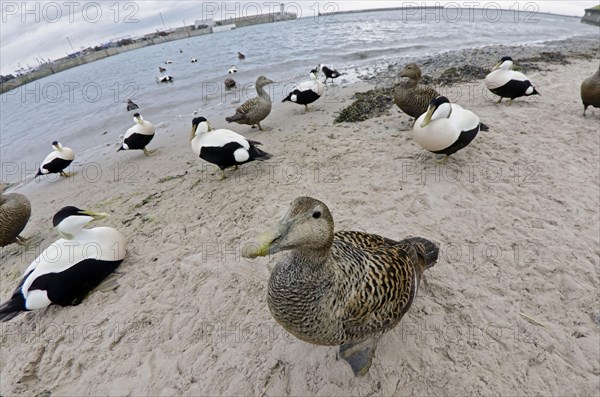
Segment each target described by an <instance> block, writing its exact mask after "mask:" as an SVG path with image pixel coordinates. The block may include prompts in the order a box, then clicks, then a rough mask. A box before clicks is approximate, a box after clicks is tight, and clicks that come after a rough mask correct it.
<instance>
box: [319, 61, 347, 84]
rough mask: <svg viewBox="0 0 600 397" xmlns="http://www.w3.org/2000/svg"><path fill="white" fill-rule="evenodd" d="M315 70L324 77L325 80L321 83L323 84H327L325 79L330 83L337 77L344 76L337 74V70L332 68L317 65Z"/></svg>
mask: <svg viewBox="0 0 600 397" xmlns="http://www.w3.org/2000/svg"><path fill="white" fill-rule="evenodd" d="M317 70H319V71H321V72H323V74H324V75H325V80H324V81H323V82H324V83H327V79H331V82H333V79H337V78H338V77H340V76H341V75H343V74H344V73H340V72H338V71H337V69H335V68H334V67H333V66H327V65H319V66H317Z"/></svg>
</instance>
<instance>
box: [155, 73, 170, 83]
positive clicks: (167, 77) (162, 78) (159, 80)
mask: <svg viewBox="0 0 600 397" xmlns="http://www.w3.org/2000/svg"><path fill="white" fill-rule="evenodd" d="M156 82H157V83H172V82H173V76H170V75H165V76H160V77H157V78H156Z"/></svg>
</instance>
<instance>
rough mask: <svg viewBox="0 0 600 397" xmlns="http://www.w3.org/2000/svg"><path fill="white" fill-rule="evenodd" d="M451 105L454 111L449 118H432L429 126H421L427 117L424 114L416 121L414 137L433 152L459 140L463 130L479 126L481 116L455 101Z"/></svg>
mask: <svg viewBox="0 0 600 397" xmlns="http://www.w3.org/2000/svg"><path fill="white" fill-rule="evenodd" d="M451 106H452V113H451V114H450V117H449V118H440V119H437V120H432V121H431V123H429V124H428V125H427V126H425V127H421V123H422V122H423V120H424V119H425V114H422V115H421V116H420V117H419V118H418V119H417V121H416V122H415V125H414V127H413V135H414V139H415V141H416V142H417V143H418V144H419V145H421V146H422V147H423V148H424V149H426V150H429V151H432V152H436V151H440V150H443V149H446V148H448V147H450V146H451V145H452V144H453V143H455V142H456V141H457V140H458V138H459V137H460V134H461V132H463V131H470V130H472V129H474V128H477V127H478V126H479V117H477V116H476V115H475V114H474V113H473V112H471V111H470V110H466V109H463V108H462V107H461V106H460V105H457V104H454V103H453V104H451Z"/></svg>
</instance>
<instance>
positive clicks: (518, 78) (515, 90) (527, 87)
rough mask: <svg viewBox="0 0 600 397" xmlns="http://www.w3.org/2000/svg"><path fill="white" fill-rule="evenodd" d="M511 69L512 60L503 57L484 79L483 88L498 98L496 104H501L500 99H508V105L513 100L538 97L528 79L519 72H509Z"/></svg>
mask: <svg viewBox="0 0 600 397" xmlns="http://www.w3.org/2000/svg"><path fill="white" fill-rule="evenodd" d="M512 67H513V60H512V58H511V57H503V58H502V59H501V60H500V62H498V63H497V64H496V65H495V66H494V68H493V69H492V72H491V73H490V74H488V75H487V76H486V77H485V80H484V82H485V86H486V87H487V88H488V90H490V91H491V92H493V93H494V94H496V95H498V96H499V97H500V99H499V100H498V103H500V102H502V98H509V100H508V104H509V105H510V104H511V103H512V101H513V99H515V98H519V97H522V96H530V95H540V93H539V92H537V90H536V89H535V87H534V86H533V84H532V83H531V81H530V80H529V78H527V76H525V75H524V74H523V73H521V72H517V71H514V70H511V69H512Z"/></svg>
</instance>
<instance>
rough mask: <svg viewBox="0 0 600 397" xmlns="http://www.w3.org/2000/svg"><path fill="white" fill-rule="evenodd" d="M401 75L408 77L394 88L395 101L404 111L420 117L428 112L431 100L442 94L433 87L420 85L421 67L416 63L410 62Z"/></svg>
mask: <svg viewBox="0 0 600 397" xmlns="http://www.w3.org/2000/svg"><path fill="white" fill-rule="evenodd" d="M400 77H408V79H407V80H402V81H401V82H400V83H399V84H398V85H397V86H396V88H395V89H394V102H395V103H396V106H398V107H399V108H400V110H402V111H403V112H404V113H406V114H408V115H409V116H411V117H414V118H418V117H419V116H420V115H422V114H423V113H425V112H427V107H428V106H429V102H431V100H433V99H435V98H437V97H438V96H439V95H440V94H439V93H438V92H437V91H436V90H435V89H433V88H431V87H427V86H422V85H419V80H421V69H420V68H419V66H418V65H417V64H415V63H409V64H408V65H406V66H405V67H404V69H402V71H401V72H400Z"/></svg>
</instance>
